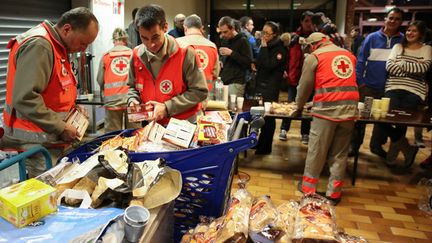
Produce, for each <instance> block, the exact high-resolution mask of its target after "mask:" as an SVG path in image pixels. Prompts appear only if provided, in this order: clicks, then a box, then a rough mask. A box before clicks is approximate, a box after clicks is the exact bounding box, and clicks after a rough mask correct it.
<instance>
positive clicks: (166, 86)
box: [162, 83, 170, 90]
mask: <svg viewBox="0 0 432 243" xmlns="http://www.w3.org/2000/svg"><path fill="white" fill-rule="evenodd" d="M169 87H170V85H169V84H168V83H164V84H162V89H164V90H167V89H169Z"/></svg>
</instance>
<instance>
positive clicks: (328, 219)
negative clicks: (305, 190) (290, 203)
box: [292, 194, 338, 242]
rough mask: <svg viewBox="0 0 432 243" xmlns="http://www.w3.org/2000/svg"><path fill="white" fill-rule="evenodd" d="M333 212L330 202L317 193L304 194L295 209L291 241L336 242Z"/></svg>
mask: <svg viewBox="0 0 432 243" xmlns="http://www.w3.org/2000/svg"><path fill="white" fill-rule="evenodd" d="M334 215H335V212H334V208H333V207H332V206H331V205H330V202H329V201H328V200H327V199H326V198H324V197H321V196H319V195H317V194H306V195H304V196H303V198H302V199H301V201H300V205H299V210H298V211H297V215H296V220H295V226H294V233H293V239H292V242H338V240H337V237H336V225H335V222H336V221H335V216H334Z"/></svg>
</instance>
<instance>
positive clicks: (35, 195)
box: [0, 179, 57, 228]
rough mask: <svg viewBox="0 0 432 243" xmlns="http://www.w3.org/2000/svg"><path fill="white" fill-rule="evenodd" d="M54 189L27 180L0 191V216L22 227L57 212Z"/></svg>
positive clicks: (41, 183) (35, 181)
mask: <svg viewBox="0 0 432 243" xmlns="http://www.w3.org/2000/svg"><path fill="white" fill-rule="evenodd" d="M55 190H56V189H55V188H53V187H51V186H49V185H47V184H45V183H43V182H41V181H38V180H36V179H29V180H27V181H23V182H21V183H18V184H15V185H12V186H9V187H6V188H3V189H1V190H0V216H2V217H3V218H4V219H6V220H7V221H9V222H11V223H12V224H14V225H15V226H17V227H20V228H21V227H23V226H25V225H27V224H29V223H32V222H34V221H36V220H38V219H40V218H42V217H44V216H46V215H48V214H50V213H52V212H55V211H57V203H56V200H55V197H54V196H55V195H54V192H55Z"/></svg>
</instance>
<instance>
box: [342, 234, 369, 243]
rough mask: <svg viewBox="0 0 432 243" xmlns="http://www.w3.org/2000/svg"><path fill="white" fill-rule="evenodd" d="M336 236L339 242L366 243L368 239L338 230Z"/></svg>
mask: <svg viewBox="0 0 432 243" xmlns="http://www.w3.org/2000/svg"><path fill="white" fill-rule="evenodd" d="M337 238H338V240H339V242H340V243H368V240H366V239H365V238H363V237H361V236H353V235H349V234H347V233H345V232H338V233H337Z"/></svg>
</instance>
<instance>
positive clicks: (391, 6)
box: [385, 5, 396, 11]
mask: <svg viewBox="0 0 432 243" xmlns="http://www.w3.org/2000/svg"><path fill="white" fill-rule="evenodd" d="M395 7H396V5H385V9H386V10H387V11H388V10H390V9H392V8H395Z"/></svg>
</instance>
